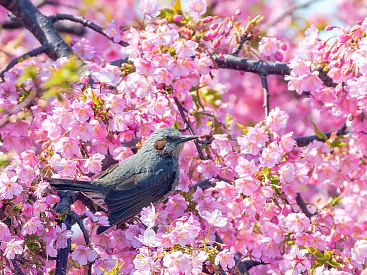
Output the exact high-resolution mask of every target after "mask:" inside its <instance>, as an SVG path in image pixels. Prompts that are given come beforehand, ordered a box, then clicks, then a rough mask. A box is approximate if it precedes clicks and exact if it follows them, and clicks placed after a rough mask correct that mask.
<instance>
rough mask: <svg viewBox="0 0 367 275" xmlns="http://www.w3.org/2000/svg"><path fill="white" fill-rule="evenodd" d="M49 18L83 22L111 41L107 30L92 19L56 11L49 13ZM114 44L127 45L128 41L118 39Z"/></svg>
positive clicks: (53, 20) (54, 20)
mask: <svg viewBox="0 0 367 275" xmlns="http://www.w3.org/2000/svg"><path fill="white" fill-rule="evenodd" d="M49 18H50V20H51V21H52V22H56V21H59V20H70V21H73V22H77V23H80V24H83V26H85V27H88V28H90V29H92V30H94V31H95V32H98V33H100V34H102V35H103V36H105V37H107V38H108V39H109V40H111V41H113V38H112V37H109V36H108V34H107V32H106V30H105V29H104V28H102V27H100V26H98V25H97V24H96V23H94V22H92V21H89V20H88V19H86V18H84V17H82V16H76V15H71V14H60V13H58V14H53V15H50V16H49ZM116 44H119V45H121V46H124V47H126V46H128V45H129V43H127V42H125V41H120V42H118V43H116Z"/></svg>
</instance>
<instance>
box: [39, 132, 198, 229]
mask: <svg viewBox="0 0 367 275" xmlns="http://www.w3.org/2000/svg"><path fill="white" fill-rule="evenodd" d="M197 138H198V136H195V135H187V136H183V135H181V132H180V131H178V130H176V129H174V128H169V127H164V128H160V129H158V130H156V131H155V132H153V133H152V134H151V135H150V136H149V137H148V139H147V140H146V141H145V142H144V143H143V145H142V147H141V149H140V150H139V151H138V153H136V154H135V155H132V156H130V157H128V158H126V159H124V160H122V161H121V162H119V163H117V164H115V165H113V166H111V167H109V168H108V169H107V170H105V171H103V172H102V173H101V174H99V175H97V176H96V177H95V178H94V179H92V180H91V181H81V180H73V179H59V178H48V179H46V180H47V181H48V182H49V183H50V185H51V186H52V187H53V188H55V189H56V190H57V191H58V190H71V191H80V192H82V193H84V194H85V195H86V196H87V197H89V198H90V199H91V200H92V201H93V202H94V203H96V204H97V205H100V206H102V207H104V208H107V211H108V220H109V226H99V227H98V228H97V234H98V235H99V234H101V233H103V232H104V231H106V230H107V229H109V228H110V227H112V226H114V225H116V224H118V223H120V222H123V221H127V220H128V219H130V218H132V217H133V216H135V215H137V214H139V213H140V211H141V209H142V208H144V207H147V206H150V205H151V204H153V205H157V204H159V203H160V202H162V201H164V200H165V199H166V198H167V197H168V196H169V195H170V194H171V193H172V192H173V191H174V190H175V188H176V186H177V185H178V182H179V178H180V169H179V163H178V158H179V155H180V153H181V152H182V149H183V147H184V143H186V142H187V141H190V140H193V139H197Z"/></svg>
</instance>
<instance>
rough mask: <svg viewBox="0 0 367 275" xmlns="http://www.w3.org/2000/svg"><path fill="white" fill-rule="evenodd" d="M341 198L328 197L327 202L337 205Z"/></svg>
mask: <svg viewBox="0 0 367 275" xmlns="http://www.w3.org/2000/svg"><path fill="white" fill-rule="evenodd" d="M342 200H343V198H342V197H335V198H330V199H329V201H328V204H329V205H331V206H337V205H338V204H340V203H341V202H342Z"/></svg>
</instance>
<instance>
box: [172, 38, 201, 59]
mask: <svg viewBox="0 0 367 275" xmlns="http://www.w3.org/2000/svg"><path fill="white" fill-rule="evenodd" d="M198 46H199V44H198V43H197V42H194V41H192V40H177V41H176V42H175V43H174V44H173V47H175V49H176V55H177V56H178V57H180V58H182V57H191V56H194V55H195V49H196V48H197V47H198Z"/></svg>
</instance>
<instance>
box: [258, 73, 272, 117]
mask: <svg viewBox="0 0 367 275" xmlns="http://www.w3.org/2000/svg"><path fill="white" fill-rule="evenodd" d="M260 79H261V85H262V87H263V93H264V105H263V107H264V109H265V117H267V116H268V115H269V112H270V93H269V87H268V79H267V77H266V74H264V73H260Z"/></svg>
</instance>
